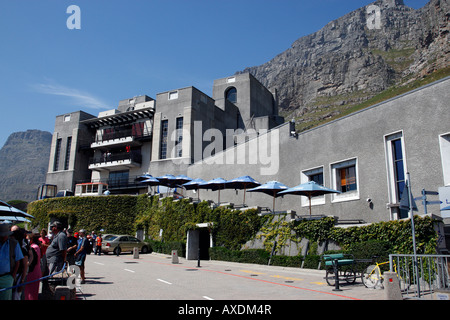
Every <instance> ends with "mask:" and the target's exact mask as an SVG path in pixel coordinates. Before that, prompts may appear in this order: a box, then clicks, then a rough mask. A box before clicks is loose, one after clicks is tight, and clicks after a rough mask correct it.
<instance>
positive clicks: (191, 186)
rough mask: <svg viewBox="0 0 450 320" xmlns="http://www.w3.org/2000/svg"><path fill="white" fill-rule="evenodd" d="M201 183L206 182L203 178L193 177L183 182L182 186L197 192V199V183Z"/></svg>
mask: <svg viewBox="0 0 450 320" xmlns="http://www.w3.org/2000/svg"><path fill="white" fill-rule="evenodd" d="M201 183H206V181H205V180H203V179H193V180H191V181H189V182H186V183H183V185H182V187H183V188H185V189H186V190H196V191H197V192H198V200H200V192H199V189H200V188H199V185H200V184H201Z"/></svg>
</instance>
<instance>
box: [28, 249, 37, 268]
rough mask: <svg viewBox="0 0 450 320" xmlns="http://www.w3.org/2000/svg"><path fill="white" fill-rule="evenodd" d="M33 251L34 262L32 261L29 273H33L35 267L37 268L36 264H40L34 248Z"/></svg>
mask: <svg viewBox="0 0 450 320" xmlns="http://www.w3.org/2000/svg"><path fill="white" fill-rule="evenodd" d="M31 251H33V261H31V264H30V266H29V267H28V272H33V270H34V267H36V264H37V262H38V255H37V253H36V251H35V250H34V249H33V248H31Z"/></svg>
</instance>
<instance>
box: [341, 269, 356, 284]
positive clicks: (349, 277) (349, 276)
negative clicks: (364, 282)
mask: <svg viewBox="0 0 450 320" xmlns="http://www.w3.org/2000/svg"><path fill="white" fill-rule="evenodd" d="M344 279H345V281H347V283H348V284H353V283H355V281H356V273H355V271H354V270H346V271H344Z"/></svg>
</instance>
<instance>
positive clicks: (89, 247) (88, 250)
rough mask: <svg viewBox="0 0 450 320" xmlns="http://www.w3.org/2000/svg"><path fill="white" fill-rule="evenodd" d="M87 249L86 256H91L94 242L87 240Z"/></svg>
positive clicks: (85, 242)
mask: <svg viewBox="0 0 450 320" xmlns="http://www.w3.org/2000/svg"><path fill="white" fill-rule="evenodd" d="M83 245H85V246H86V247H85V248H84V250H85V251H86V254H91V252H92V247H93V245H92V242H91V240H90V239H85V241H84V244H83Z"/></svg>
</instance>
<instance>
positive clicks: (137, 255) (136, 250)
mask: <svg viewBox="0 0 450 320" xmlns="http://www.w3.org/2000/svg"><path fill="white" fill-rule="evenodd" d="M133 258H134V259H139V248H138V247H134V248H133Z"/></svg>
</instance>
